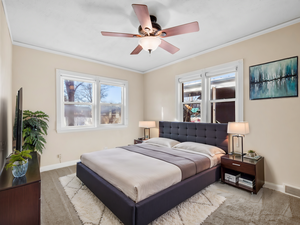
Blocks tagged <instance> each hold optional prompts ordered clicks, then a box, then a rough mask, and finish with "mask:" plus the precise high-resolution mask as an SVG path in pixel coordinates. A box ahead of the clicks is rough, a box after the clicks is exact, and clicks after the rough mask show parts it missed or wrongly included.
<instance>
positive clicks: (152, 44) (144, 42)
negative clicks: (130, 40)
mask: <svg viewBox="0 0 300 225" xmlns="http://www.w3.org/2000/svg"><path fill="white" fill-rule="evenodd" d="M160 43H161V40H160V39H159V38H157V37H153V36H146V37H142V38H140V40H139V45H140V46H142V47H143V49H144V50H145V51H147V52H148V51H149V50H151V51H152V52H153V51H154V50H155V49H157V47H158V46H159V45H160Z"/></svg>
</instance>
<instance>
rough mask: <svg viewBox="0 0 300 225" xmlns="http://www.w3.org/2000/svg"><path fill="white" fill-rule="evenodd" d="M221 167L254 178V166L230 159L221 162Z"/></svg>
mask: <svg viewBox="0 0 300 225" xmlns="http://www.w3.org/2000/svg"><path fill="white" fill-rule="evenodd" d="M221 164H222V167H224V168H228V169H231V170H235V171H238V172H242V173H247V174H250V175H253V176H255V165H253V164H249V163H244V162H239V161H235V160H230V159H224V158H222V160H221Z"/></svg>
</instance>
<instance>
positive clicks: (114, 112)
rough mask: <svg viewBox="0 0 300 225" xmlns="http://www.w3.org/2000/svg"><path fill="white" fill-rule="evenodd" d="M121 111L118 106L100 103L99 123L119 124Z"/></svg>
mask: <svg viewBox="0 0 300 225" xmlns="http://www.w3.org/2000/svg"><path fill="white" fill-rule="evenodd" d="M121 113H122V110H121V107H120V106H115V105H110V104H109V105H101V124H121V123H122V116H121Z"/></svg>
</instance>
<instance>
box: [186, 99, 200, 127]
mask: <svg viewBox="0 0 300 225" xmlns="http://www.w3.org/2000/svg"><path fill="white" fill-rule="evenodd" d="M183 122H193V123H200V122H201V108H200V103H196V104H195V103H193V104H183Z"/></svg>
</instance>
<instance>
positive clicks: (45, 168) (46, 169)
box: [40, 159, 80, 172]
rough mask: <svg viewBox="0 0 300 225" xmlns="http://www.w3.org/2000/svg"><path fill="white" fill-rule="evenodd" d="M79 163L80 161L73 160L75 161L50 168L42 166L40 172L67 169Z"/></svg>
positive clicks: (53, 165)
mask: <svg viewBox="0 0 300 225" xmlns="http://www.w3.org/2000/svg"><path fill="white" fill-rule="evenodd" d="M79 161H80V160H79V159H78V160H73V161H68V162H63V163H57V164H52V165H49V166H42V167H41V168H40V172H45V171H49V170H55V169H59V168H63V167H67V166H74V165H76V163H77V162H79Z"/></svg>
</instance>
